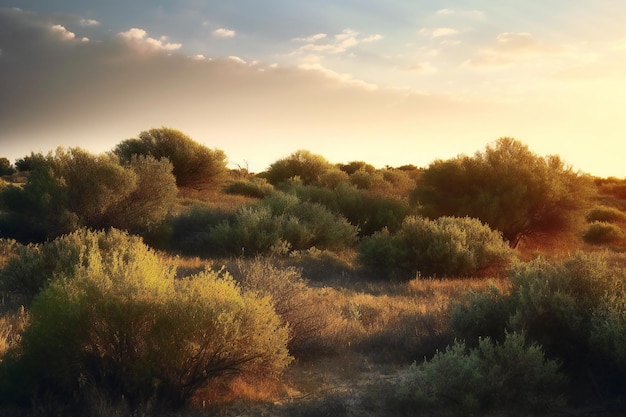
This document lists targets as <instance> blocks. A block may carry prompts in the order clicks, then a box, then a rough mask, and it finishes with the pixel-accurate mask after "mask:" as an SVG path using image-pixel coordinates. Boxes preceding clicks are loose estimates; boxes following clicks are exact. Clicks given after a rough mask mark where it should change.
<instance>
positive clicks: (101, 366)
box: [0, 232, 290, 404]
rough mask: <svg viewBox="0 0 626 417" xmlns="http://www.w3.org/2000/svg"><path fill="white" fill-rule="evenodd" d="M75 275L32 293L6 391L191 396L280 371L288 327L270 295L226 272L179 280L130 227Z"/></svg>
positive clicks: (91, 248) (88, 255)
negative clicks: (232, 379) (213, 385)
mask: <svg viewBox="0 0 626 417" xmlns="http://www.w3.org/2000/svg"><path fill="white" fill-rule="evenodd" d="M103 237H104V234H103V233H102V232H100V233H89V234H87V235H86V236H85V238H86V242H85V256H84V257H83V258H81V260H82V262H81V263H80V264H79V265H77V266H76V268H75V269H74V271H73V274H72V275H70V276H68V275H60V276H58V277H56V279H55V280H54V281H53V282H51V283H50V285H49V286H48V288H46V289H45V290H44V291H42V292H41V293H40V294H39V295H38V296H37V297H36V299H35V301H34V303H33V306H32V308H31V311H30V313H31V324H30V325H29V326H28V327H27V329H26V331H25V332H24V335H23V343H22V352H21V354H17V355H14V357H13V361H12V362H11V363H9V364H8V365H7V368H5V369H6V377H5V378H3V379H4V380H3V381H0V382H1V383H2V385H5V386H7V390H5V393H4V394H6V395H7V397H6V398H12V399H23V400H26V399H28V398H36V397H39V396H52V397H58V398H65V399H67V398H78V399H84V396H85V395H86V394H88V393H89V392H91V391H93V390H94V389H95V390H97V391H98V392H103V393H106V394H107V395H108V396H109V398H111V399H115V398H120V397H123V398H126V399H128V400H129V401H130V403H131V404H138V403H140V402H143V401H147V400H156V401H163V402H166V403H175V404H179V403H184V402H186V401H187V400H188V399H189V398H190V397H191V396H192V395H193V394H194V393H195V392H196V391H197V390H198V389H199V388H201V387H204V386H206V385H207V383H208V382H209V381H211V380H212V379H214V378H223V377H228V376H230V375H234V374H244V375H245V374H247V373H251V374H261V375H265V376H275V375H278V374H279V373H280V372H281V371H282V370H283V368H284V367H285V366H286V365H287V364H288V363H289V361H290V357H289V355H288V352H287V348H286V343H287V337H288V331H287V328H286V327H284V326H283V325H281V323H280V319H279V317H278V316H277V315H276V313H275V312H274V310H273V307H272V304H271V301H270V299H269V298H267V297H259V296H257V295H256V294H253V293H251V292H243V291H242V290H241V288H240V287H239V286H237V285H236V283H235V282H234V280H233V279H232V278H231V277H230V276H229V275H227V274H223V273H217V272H210V271H206V272H203V273H200V274H197V275H194V276H191V277H188V278H185V279H180V280H175V279H174V275H175V270H174V268H172V267H171V266H169V265H167V264H164V263H163V262H162V261H161V260H160V259H159V258H158V257H157V256H156V255H155V254H154V252H152V251H151V250H150V249H149V248H148V247H146V246H145V245H143V246H142V245H140V244H138V243H137V242H136V241H135V240H134V239H132V238H130V237H129V236H127V235H126V239H124V236H120V238H119V239H117V240H118V242H117V244H116V245H114V246H108V247H106V250H102V248H101V247H98V246H97V245H94V244H92V243H91V242H94V241H95V242H97V241H98V240H99V239H100V240H101V239H102V238H103Z"/></svg>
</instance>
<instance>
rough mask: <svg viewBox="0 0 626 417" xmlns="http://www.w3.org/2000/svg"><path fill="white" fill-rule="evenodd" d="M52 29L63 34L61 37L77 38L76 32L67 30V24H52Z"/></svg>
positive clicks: (67, 38) (66, 38)
mask: <svg viewBox="0 0 626 417" xmlns="http://www.w3.org/2000/svg"><path fill="white" fill-rule="evenodd" d="M51 29H52V31H53V32H54V33H57V34H59V35H60V36H61V39H63V40H66V41H69V40H72V39H74V38H76V34H74V33H73V32H70V31H69V30H67V29H66V28H65V26H62V25H52V27H51Z"/></svg>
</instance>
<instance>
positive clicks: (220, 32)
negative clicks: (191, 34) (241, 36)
mask: <svg viewBox="0 0 626 417" xmlns="http://www.w3.org/2000/svg"><path fill="white" fill-rule="evenodd" d="M212 33H213V36H214V37H216V38H222V39H228V38H234V37H235V35H236V34H237V32H235V31H234V30H232V29H226V28H219V29H215V30H214V31H213V32H212Z"/></svg>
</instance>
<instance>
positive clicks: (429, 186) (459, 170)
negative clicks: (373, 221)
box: [412, 138, 593, 247]
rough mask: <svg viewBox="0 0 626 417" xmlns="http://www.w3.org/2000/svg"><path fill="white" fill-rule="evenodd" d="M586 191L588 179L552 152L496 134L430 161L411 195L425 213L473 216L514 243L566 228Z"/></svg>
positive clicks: (586, 196)
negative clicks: (472, 150)
mask: <svg viewBox="0 0 626 417" xmlns="http://www.w3.org/2000/svg"><path fill="white" fill-rule="evenodd" d="M592 192H593V186H592V182H591V179H590V178H589V177H588V176H586V175H582V174H580V173H578V172H574V171H573V170H572V169H571V168H569V167H566V166H565V165H564V163H563V162H562V161H561V160H560V158H559V157H558V156H549V157H545V158H544V157H539V156H537V155H535V154H534V153H532V152H531V151H530V150H529V149H528V147H527V146H525V145H523V144H522V143H521V142H519V141H517V140H515V139H511V138H501V139H499V140H498V141H497V142H496V144H495V146H493V147H492V146H488V147H487V148H486V150H485V151H484V152H482V153H481V152H477V153H476V154H475V156H474V157H468V156H459V157H457V158H454V159H450V160H447V161H442V160H439V161H435V162H434V163H432V164H431V165H430V166H429V167H428V169H426V170H425V171H424V172H423V173H422V175H421V178H420V181H419V184H418V187H417V188H416V189H415V190H414V192H413V195H412V200H413V203H417V204H420V205H421V211H422V213H423V214H424V215H426V216H428V217H431V218H436V217H440V216H458V217H463V216H470V217H476V218H478V219H480V220H482V221H483V222H486V223H487V224H489V225H490V226H491V228H493V229H496V230H499V231H501V232H502V234H503V236H504V238H505V239H506V240H508V241H509V244H510V245H511V246H512V247H516V246H517V245H518V244H519V242H520V241H521V240H522V239H523V238H524V237H526V236H529V235H532V234H536V233H540V232H551V231H564V230H568V229H569V228H571V227H572V226H573V225H574V224H575V223H576V220H577V219H578V217H580V216H582V215H584V209H585V208H586V207H587V205H588V201H589V196H590V195H591V193H592Z"/></svg>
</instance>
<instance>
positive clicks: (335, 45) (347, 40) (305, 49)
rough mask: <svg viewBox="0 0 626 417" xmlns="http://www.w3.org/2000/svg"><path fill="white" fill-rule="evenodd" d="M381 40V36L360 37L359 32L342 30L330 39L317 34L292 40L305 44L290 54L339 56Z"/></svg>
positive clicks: (324, 35) (307, 58) (317, 58)
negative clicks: (365, 44) (358, 46)
mask: <svg viewBox="0 0 626 417" xmlns="http://www.w3.org/2000/svg"><path fill="white" fill-rule="evenodd" d="M381 39H383V35H381V34H373V35H368V36H361V34H360V33H359V32H357V31H355V30H352V29H344V30H343V31H341V33H337V34H336V35H334V36H332V37H329V36H328V35H327V34H325V33H318V34H315V35H311V36H307V37H301V38H293V39H292V41H294V42H306V44H305V45H302V46H301V47H299V48H298V49H297V50H296V51H294V52H293V53H292V54H304V55H307V54H310V53H327V54H331V55H334V54H341V53H344V52H346V51H348V50H349V49H351V48H354V47H355V46H357V45H359V44H362V43H372V42H377V41H379V40H381ZM320 41H325V42H320ZM319 58H320V57H319V56H316V60H319ZM305 59H306V60H308V61H310V60H311V59H310V57H305Z"/></svg>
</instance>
